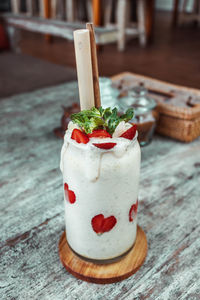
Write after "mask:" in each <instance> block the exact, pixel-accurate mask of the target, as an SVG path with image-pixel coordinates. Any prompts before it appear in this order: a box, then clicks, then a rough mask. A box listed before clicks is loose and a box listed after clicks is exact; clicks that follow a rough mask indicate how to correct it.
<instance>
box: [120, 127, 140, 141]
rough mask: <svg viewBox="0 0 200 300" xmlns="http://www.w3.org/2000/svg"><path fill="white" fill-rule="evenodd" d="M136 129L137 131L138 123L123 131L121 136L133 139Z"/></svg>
mask: <svg viewBox="0 0 200 300" xmlns="http://www.w3.org/2000/svg"><path fill="white" fill-rule="evenodd" d="M136 131H137V125H136V124H134V125H133V126H132V127H131V128H129V129H128V130H126V131H125V132H124V133H122V135H120V137H123V138H125V139H129V140H132V139H133V138H134V136H135V134H136Z"/></svg>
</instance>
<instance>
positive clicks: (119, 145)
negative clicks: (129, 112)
mask: <svg viewBox="0 0 200 300" xmlns="http://www.w3.org/2000/svg"><path fill="white" fill-rule="evenodd" d="M121 123H123V122H121ZM124 123H125V122H124ZM126 124H128V125H129V126H124V124H122V125H123V126H120V127H119V128H116V130H117V132H116V134H115V137H112V138H96V137H95V138H90V140H89V142H88V143H87V144H83V143H77V142H76V141H75V140H73V139H71V135H72V131H73V130H74V129H75V128H77V129H79V127H78V126H77V125H76V124H73V123H71V122H70V123H69V126H68V130H66V133H65V136H64V144H63V146H62V150H61V159H60V170H61V172H63V162H64V156H65V153H66V151H67V148H68V146H69V144H70V145H71V146H72V147H77V148H78V149H80V151H81V152H82V158H83V160H84V161H85V164H86V165H87V166H88V167H87V168H86V170H87V172H86V176H87V178H88V179H89V180H91V181H95V180H97V179H98V177H99V175H100V164H101V159H102V155H103V154H104V153H109V152H111V153H113V154H114V155H115V157H121V156H123V155H124V153H125V152H126V151H127V149H128V147H132V146H133V144H134V143H135V142H136V141H137V135H138V133H137V132H136V135H135V137H134V139H133V140H129V139H125V138H123V137H116V136H117V135H118V134H120V135H121V134H122V133H123V132H124V131H126V130H127V129H129V128H130V127H131V126H132V125H131V124H129V123H126ZM119 125H120V124H119ZM119 125H118V126H119ZM122 128H123V131H122ZM98 143H99V144H101V143H116V145H115V146H114V147H113V148H112V149H99V148H97V147H96V146H94V145H93V144H98Z"/></svg>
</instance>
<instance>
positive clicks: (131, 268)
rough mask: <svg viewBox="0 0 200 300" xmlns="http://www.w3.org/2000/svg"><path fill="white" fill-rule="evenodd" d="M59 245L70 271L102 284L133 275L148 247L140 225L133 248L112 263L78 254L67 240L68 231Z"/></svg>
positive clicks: (60, 254) (66, 266)
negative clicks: (93, 260) (85, 257)
mask: <svg viewBox="0 0 200 300" xmlns="http://www.w3.org/2000/svg"><path fill="white" fill-rule="evenodd" d="M58 247H59V256H60V260H61V262H62V264H63V266H64V267H65V268H66V269H67V271H68V272H70V273H71V274H72V275H74V276H75V277H77V278H79V279H82V280H84V281H88V282H94V283H100V284H106V283H114V282H118V281H121V280H124V279H126V278H128V277H130V276H131V275H133V274H134V273H135V272H137V271H138V270H139V268H140V267H141V266H142V264H143V263H144V260H145V258H146V255H147V248H148V246H147V239H146V235H145V233H144V231H143V230H142V229H141V228H140V226H138V228H137V237H136V241H135V244H134V246H133V247H132V249H130V251H128V253H126V254H125V255H123V256H122V257H120V259H119V258H118V259H117V261H116V260H115V261H112V262H110V263H106V264H105V263H104V264H103V263H102V264H100V263H95V262H92V261H87V260H84V259H82V258H81V257H79V256H78V255H76V254H75V253H74V252H73V251H72V249H71V248H70V246H69V244H68V242H67V239H66V232H63V233H62V235H61V238H60V241H59V246H58Z"/></svg>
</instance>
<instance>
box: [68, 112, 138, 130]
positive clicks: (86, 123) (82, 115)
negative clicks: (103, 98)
mask: <svg viewBox="0 0 200 300" xmlns="http://www.w3.org/2000/svg"><path fill="white" fill-rule="evenodd" d="M133 115H134V113H133V108H129V109H127V111H126V113H125V114H123V115H121V116H119V115H118V112H117V108H114V109H111V108H110V107H108V108H106V109H103V108H102V107H100V108H96V107H92V108H91V109H90V110H82V111H80V112H79V113H76V114H72V115H71V120H72V121H73V123H76V124H78V125H79V126H80V127H81V129H82V130H84V131H85V133H91V132H92V131H93V130H94V129H100V128H101V129H105V130H106V131H108V132H109V133H110V134H113V132H114V131H115V128H116V127H117V125H118V124H119V123H120V122H121V121H125V122H128V121H130V120H131V119H132V118H133Z"/></svg>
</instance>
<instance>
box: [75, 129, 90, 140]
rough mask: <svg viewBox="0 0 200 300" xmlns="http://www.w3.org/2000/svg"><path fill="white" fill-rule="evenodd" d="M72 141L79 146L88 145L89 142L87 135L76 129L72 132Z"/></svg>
mask: <svg viewBox="0 0 200 300" xmlns="http://www.w3.org/2000/svg"><path fill="white" fill-rule="evenodd" d="M71 139H73V140H75V141H76V142H77V143H79V144H80V143H82V144H87V143H88V142H89V137H88V136H87V134H85V133H84V132H83V131H81V130H80V129H76V128H75V129H74V130H73V131H72V135H71Z"/></svg>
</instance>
